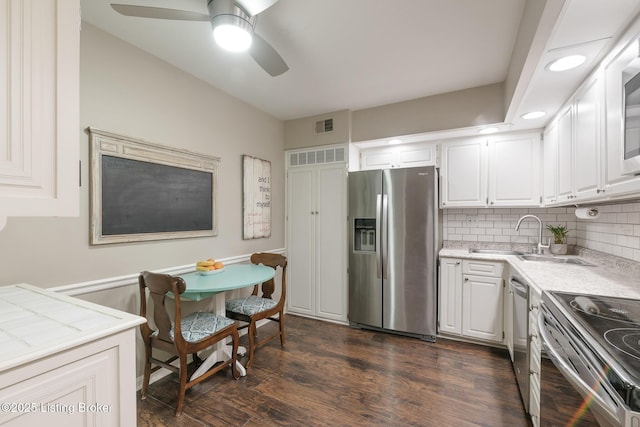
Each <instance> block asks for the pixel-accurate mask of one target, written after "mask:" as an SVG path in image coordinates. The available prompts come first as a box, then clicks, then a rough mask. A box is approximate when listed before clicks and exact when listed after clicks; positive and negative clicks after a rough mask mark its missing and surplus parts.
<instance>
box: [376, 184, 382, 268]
mask: <svg viewBox="0 0 640 427" xmlns="http://www.w3.org/2000/svg"><path fill="white" fill-rule="evenodd" d="M381 212H382V194H377V195H376V274H377V275H378V279H379V278H380V277H381V276H382V263H381V262H380V249H381V248H380V213H381Z"/></svg>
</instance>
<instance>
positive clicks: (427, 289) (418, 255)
mask: <svg viewBox="0 0 640 427" xmlns="http://www.w3.org/2000/svg"><path fill="white" fill-rule="evenodd" d="M436 182H437V181H436V171H435V168H433V167H420V168H407V169H390V170H385V171H383V197H384V196H386V200H387V212H386V214H385V213H384V212H383V214H382V216H383V218H384V217H385V215H386V221H384V222H386V223H387V224H388V227H387V229H386V231H385V230H384V229H383V230H382V236H383V237H382V239H381V240H382V241H383V242H384V241H385V240H386V245H384V244H383V245H382V246H383V247H382V251H383V256H382V260H383V263H382V270H383V272H384V273H383V275H384V280H383V285H382V294H383V309H382V312H383V325H382V326H383V328H385V329H391V330H395V331H400V332H406V333H411V334H419V335H429V336H433V337H435V335H436V303H437V302H436V274H435V272H436V253H435V251H436V247H435V246H436V237H437V236H436V235H435V232H436V229H437V228H436V225H437V221H438V216H437V206H436V203H437V198H436ZM384 222H383V224H384ZM385 250H386V254H385Z"/></svg>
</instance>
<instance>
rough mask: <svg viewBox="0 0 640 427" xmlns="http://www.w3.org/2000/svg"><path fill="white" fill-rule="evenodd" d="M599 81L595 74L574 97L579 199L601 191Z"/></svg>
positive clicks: (576, 184) (575, 149)
mask: <svg viewBox="0 0 640 427" xmlns="http://www.w3.org/2000/svg"><path fill="white" fill-rule="evenodd" d="M600 83H601V80H599V79H597V78H595V79H593V80H592V81H591V82H589V83H588V84H587V86H585V87H584V89H583V90H582V91H581V93H580V94H579V95H578V96H577V98H576V101H575V136H576V137H575V141H574V143H575V145H574V150H573V153H574V156H575V159H574V167H575V192H576V199H580V200H584V199H589V198H594V197H596V196H597V195H598V194H599V193H600V188H601V184H600V152H599V151H600Z"/></svg>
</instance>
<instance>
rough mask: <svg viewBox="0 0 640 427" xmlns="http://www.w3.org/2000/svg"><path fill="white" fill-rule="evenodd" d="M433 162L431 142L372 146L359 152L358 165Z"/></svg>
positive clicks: (374, 167)
mask: <svg viewBox="0 0 640 427" xmlns="http://www.w3.org/2000/svg"><path fill="white" fill-rule="evenodd" d="M435 164H436V145H435V144H433V143H415V144H411V145H398V146H393V147H384V148H372V149H369V150H365V151H362V152H361V154H360V167H361V169H362V170H366V169H386V168H396V167H414V166H430V165H435Z"/></svg>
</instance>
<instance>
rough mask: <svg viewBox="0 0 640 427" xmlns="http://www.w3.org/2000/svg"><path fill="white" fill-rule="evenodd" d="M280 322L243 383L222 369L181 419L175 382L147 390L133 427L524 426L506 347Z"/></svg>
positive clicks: (189, 399)
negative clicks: (279, 332)
mask: <svg viewBox="0 0 640 427" xmlns="http://www.w3.org/2000/svg"><path fill="white" fill-rule="evenodd" d="M285 321H286V323H285V325H286V334H287V342H286V346H285V348H284V349H282V348H281V347H280V342H279V341H277V340H274V341H271V342H270V343H269V344H267V345H266V346H264V347H261V348H260V349H258V350H256V355H255V360H254V364H253V366H252V367H251V369H250V370H249V372H248V374H247V376H246V377H242V378H240V379H239V380H233V379H232V377H231V373H230V372H228V370H225V371H224V372H221V373H219V374H218V375H215V376H214V377H212V378H211V379H210V380H207V381H205V382H203V383H201V384H198V385H197V386H195V387H194V388H192V389H191V390H188V391H187V395H186V399H185V407H184V411H183V413H182V415H180V416H179V417H175V416H174V415H173V414H174V410H175V403H176V394H177V383H176V379H177V376H176V375H175V374H171V375H169V376H167V377H165V378H163V379H161V380H159V381H157V382H155V383H153V384H151V386H150V387H149V394H148V396H147V398H146V399H145V400H140V399H139V397H138V402H137V404H138V426H153V427H157V426H163V425H166V426H266V425H290V426H302V425H304V426H408V425H413V426H491V427H494V426H529V425H530V424H529V422H528V418H527V416H526V414H525V412H524V409H523V407H522V402H521V400H520V395H519V392H518V387H517V385H516V381H515V376H514V373H513V369H512V367H511V362H510V361H509V357H508V354H507V352H506V350H499V349H494V348H489V347H484V346H479V345H473V344H467V343H460V342H456V341H450V340H445V339H438V341H437V342H436V343H428V342H424V341H421V340H417V339H413V338H406V337H401V336H396V335H392V334H387V333H381V332H373V331H367V330H359V329H353V328H349V327H347V326H341V325H335V324H332V323H327V322H321V321H317V320H312V319H307V318H303V317H298V316H292V315H286V316H285ZM274 327H277V325H275V324H274V323H273V322H270V324H269V325H265V326H263V328H274ZM243 342H246V336H245V337H242V338H241V343H243ZM138 396H139V394H138Z"/></svg>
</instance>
